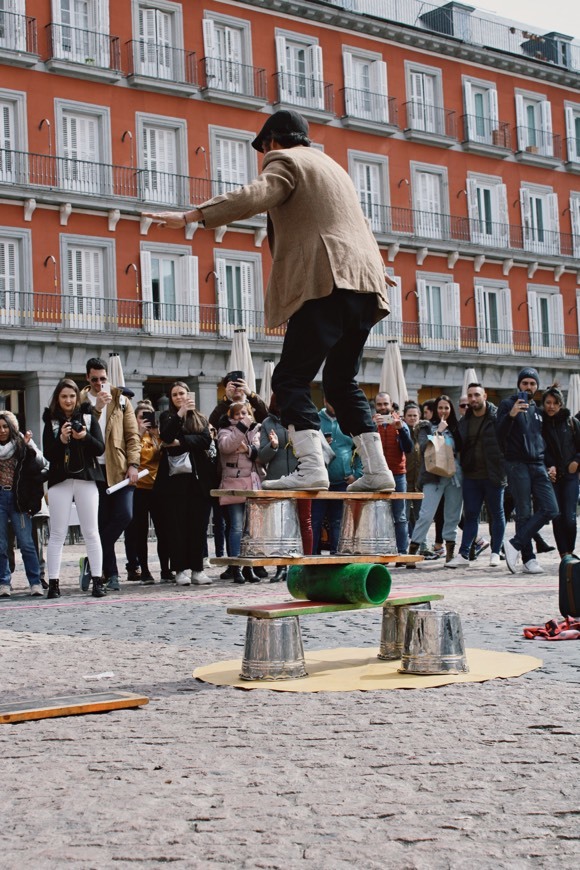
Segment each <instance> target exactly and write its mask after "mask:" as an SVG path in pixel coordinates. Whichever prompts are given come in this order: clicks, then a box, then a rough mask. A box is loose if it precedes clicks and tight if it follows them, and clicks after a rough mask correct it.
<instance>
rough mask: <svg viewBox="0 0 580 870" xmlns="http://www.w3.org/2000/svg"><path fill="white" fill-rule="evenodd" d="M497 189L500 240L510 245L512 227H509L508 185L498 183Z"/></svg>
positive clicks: (503, 243)
mask: <svg viewBox="0 0 580 870" xmlns="http://www.w3.org/2000/svg"><path fill="white" fill-rule="evenodd" d="M495 191H496V203H497V220H498V223H499V228H498V229H499V232H498V236H499V240H500V242H501V244H502V245H505V246H506V247H508V246H509V243H510V227H509V212H508V199H507V185H505V184H497V185H496V187H495Z"/></svg>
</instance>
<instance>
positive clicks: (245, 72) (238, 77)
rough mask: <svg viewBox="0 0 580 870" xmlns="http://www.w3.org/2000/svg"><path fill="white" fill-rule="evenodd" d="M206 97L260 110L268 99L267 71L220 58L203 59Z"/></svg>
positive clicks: (203, 83) (203, 81) (213, 100)
mask: <svg viewBox="0 0 580 870" xmlns="http://www.w3.org/2000/svg"><path fill="white" fill-rule="evenodd" d="M201 69H202V84H201V89H202V93H203V95H204V97H206V98H207V99H208V100H212V102H215V103H223V104H225V105H233V106H245V107H246V108H250V109H252V108H253V109H260V108H262V106H265V105H266V103H267V102H268V94H267V83H266V70H265V69H262V68H261V67H255V66H248V64H245V63H233V62H232V61H231V60H223V59H222V58H219V57H204V58H202V60H201Z"/></svg>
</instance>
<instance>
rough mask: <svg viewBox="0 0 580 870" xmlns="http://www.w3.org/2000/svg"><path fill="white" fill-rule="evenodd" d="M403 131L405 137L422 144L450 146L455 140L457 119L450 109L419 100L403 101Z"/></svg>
mask: <svg viewBox="0 0 580 870" xmlns="http://www.w3.org/2000/svg"><path fill="white" fill-rule="evenodd" d="M403 108H404V112H405V120H404V131H405V136H406V137H407V139H412V140H413V141H414V142H422V143H423V144H424V145H440V146H442V147H444V148H450V147H451V146H452V145H455V143H456V142H457V119H456V114H455V112H454V111H453V110H452V109H446V108H444V107H443V106H433V105H431V104H430V103H424V102H422V101H421V100H409V102H407V103H403Z"/></svg>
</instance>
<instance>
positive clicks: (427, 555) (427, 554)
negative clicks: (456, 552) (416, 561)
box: [419, 550, 443, 562]
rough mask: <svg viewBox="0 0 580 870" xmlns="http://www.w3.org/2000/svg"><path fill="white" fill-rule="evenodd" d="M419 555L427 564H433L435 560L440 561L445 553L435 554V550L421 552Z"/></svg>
mask: <svg viewBox="0 0 580 870" xmlns="http://www.w3.org/2000/svg"><path fill="white" fill-rule="evenodd" d="M419 554H420V555H421V556H423V558H424V559H425V561H426V562H433V561H434V559H439V558H440V557H441V556H442V555H443V551H441V552H435V550H420V551H419Z"/></svg>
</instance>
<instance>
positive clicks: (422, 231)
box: [410, 160, 449, 239]
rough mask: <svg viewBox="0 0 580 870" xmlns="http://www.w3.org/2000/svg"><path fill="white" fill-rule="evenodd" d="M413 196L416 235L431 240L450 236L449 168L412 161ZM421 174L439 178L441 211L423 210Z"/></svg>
mask: <svg viewBox="0 0 580 870" xmlns="http://www.w3.org/2000/svg"><path fill="white" fill-rule="evenodd" d="M410 168H411V195H412V202H413V215H414V232H415V235H419V236H425V237H426V238H430V239H444V238H446V237H447V236H448V235H449V181H448V168H447V166H439V165H437V164H432V163H417V162H415V161H413V160H412V161H411V163H410ZM421 173H428V174H429V175H433V176H436V177H438V179H439V191H440V201H441V211H440V212H432V211H429V210H428V209H424V208H421V205H422V203H421V201H420V199H419V187H420V179H419V176H420V174H421Z"/></svg>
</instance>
